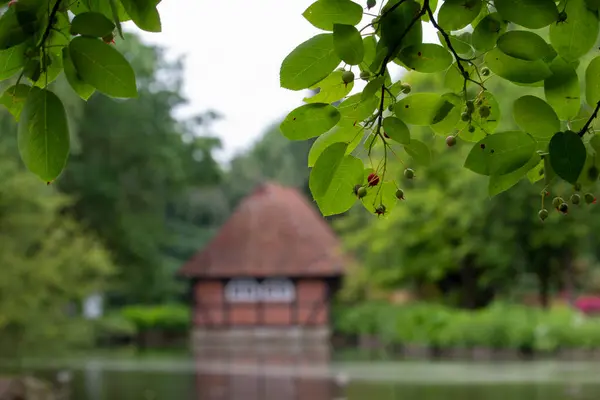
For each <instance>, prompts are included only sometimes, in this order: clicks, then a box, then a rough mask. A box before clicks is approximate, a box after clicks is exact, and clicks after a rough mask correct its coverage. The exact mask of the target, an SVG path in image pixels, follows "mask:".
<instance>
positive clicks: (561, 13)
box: [558, 11, 567, 22]
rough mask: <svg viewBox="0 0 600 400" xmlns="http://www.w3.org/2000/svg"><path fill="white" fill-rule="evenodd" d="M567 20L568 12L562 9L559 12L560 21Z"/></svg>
mask: <svg viewBox="0 0 600 400" xmlns="http://www.w3.org/2000/svg"><path fill="white" fill-rule="evenodd" d="M566 20H567V12H566V11H561V12H560V13H558V22H565V21H566Z"/></svg>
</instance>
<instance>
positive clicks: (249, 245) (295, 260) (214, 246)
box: [179, 183, 344, 278]
mask: <svg viewBox="0 0 600 400" xmlns="http://www.w3.org/2000/svg"><path fill="white" fill-rule="evenodd" d="M343 267H344V257H343V256H342V253H341V243H340V241H339V240H338V238H337V237H336V235H335V233H334V232H333V230H332V229H331V228H330V227H329V225H328V224H327V222H326V221H325V220H324V219H323V217H322V216H321V215H320V214H319V213H318V212H317V210H315V208H314V207H313V206H312V205H311V204H310V203H309V202H308V201H307V200H306V199H305V198H304V197H303V196H302V194H300V193H299V192H298V191H297V190H295V189H292V188H287V187H282V186H280V185H278V184H275V183H264V184H262V185H260V186H259V187H258V188H257V189H256V190H255V191H254V192H253V193H252V194H251V195H249V196H248V197H246V198H245V199H244V200H242V202H241V203H240V205H239V206H238V207H237V209H236V210H235V211H234V213H233V214H232V215H231V217H230V218H229V219H228V220H227V221H226V222H225V224H224V225H223V226H222V227H221V229H220V231H219V232H218V233H217V235H216V236H215V237H214V238H213V239H212V241H211V242H209V243H208V245H207V246H206V248H204V249H203V250H202V251H200V252H198V253H197V254H195V255H194V256H193V257H192V258H191V259H190V260H189V261H188V262H187V263H186V264H185V265H184V266H183V267H182V268H181V269H180V271H179V274H180V275H182V276H185V277H190V278H191V277H241V276H252V277H266V276H287V277H293V276H315V277H317V276H337V275H341V274H342V273H343Z"/></svg>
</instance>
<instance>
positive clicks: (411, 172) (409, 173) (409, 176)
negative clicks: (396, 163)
mask: <svg viewBox="0 0 600 400" xmlns="http://www.w3.org/2000/svg"><path fill="white" fill-rule="evenodd" d="M404 177H405V178H406V179H412V178H414V177H415V171H414V170H413V169H412V168H406V169H405V170H404Z"/></svg>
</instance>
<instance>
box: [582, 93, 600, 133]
mask: <svg viewBox="0 0 600 400" xmlns="http://www.w3.org/2000/svg"><path fill="white" fill-rule="evenodd" d="M598 112H600V101H598V103H597V104H596V109H595V110H594V112H593V113H592V115H590V119H588V120H587V122H586V123H585V125H584V126H583V128H581V130H580V131H579V137H583V135H585V133H586V132H587V131H588V129H590V125H592V122H594V119H596V118H597V117H598Z"/></svg>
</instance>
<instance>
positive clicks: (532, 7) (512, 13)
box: [494, 0, 558, 29]
mask: <svg viewBox="0 0 600 400" xmlns="http://www.w3.org/2000/svg"><path fill="white" fill-rule="evenodd" d="M494 6H496V10H497V11H498V13H500V15H501V16H502V18H504V19H505V20H507V21H511V22H514V23H515V24H517V25H521V26H524V27H525V28H529V29H540V28H543V27H545V26H548V25H550V24H551V23H553V22H556V20H557V19H558V8H557V7H556V4H555V3H554V0H495V1H494Z"/></svg>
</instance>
